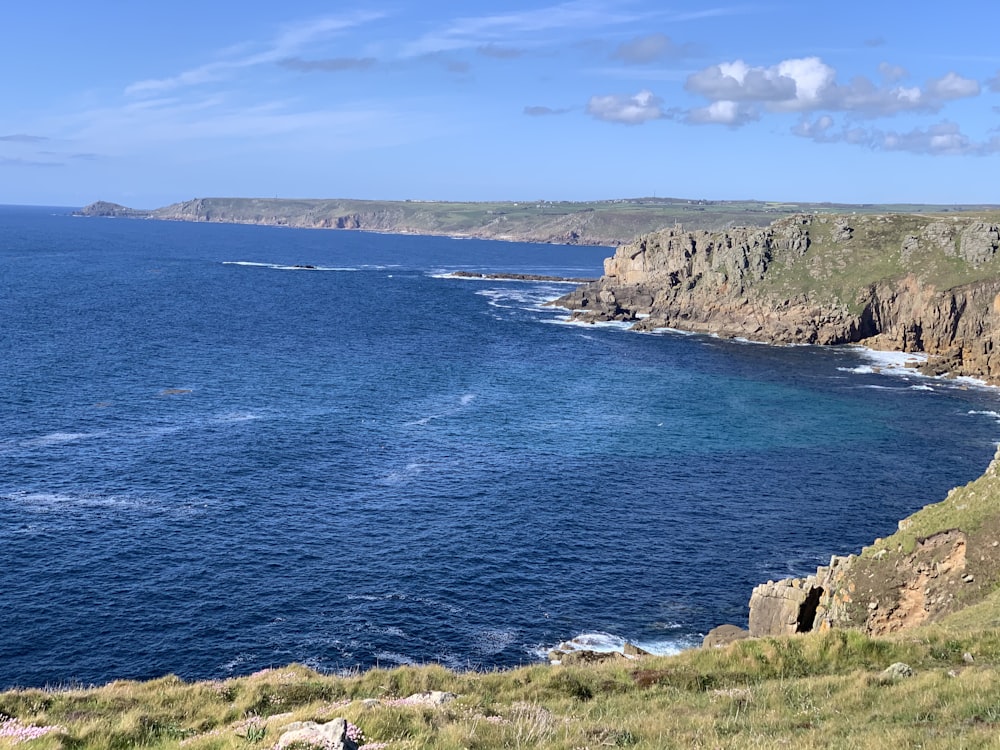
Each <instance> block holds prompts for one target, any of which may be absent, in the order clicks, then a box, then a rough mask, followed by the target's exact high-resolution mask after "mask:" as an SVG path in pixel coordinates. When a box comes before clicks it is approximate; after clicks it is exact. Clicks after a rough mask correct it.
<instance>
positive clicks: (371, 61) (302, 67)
mask: <svg viewBox="0 0 1000 750" xmlns="http://www.w3.org/2000/svg"><path fill="white" fill-rule="evenodd" d="M377 63H378V61H377V60H376V59H375V58H374V57H331V58H327V59H325V60H303V59H302V58H301V57H286V58H285V59H284V60H278V65H279V66H280V67H282V68H287V69H288V70H297V71H300V72H302V73H340V72H344V71H349V70H371V69H372V68H374V67H375V65H376V64H377Z"/></svg>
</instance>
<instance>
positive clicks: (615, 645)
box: [532, 633, 698, 659]
mask: <svg viewBox="0 0 1000 750" xmlns="http://www.w3.org/2000/svg"><path fill="white" fill-rule="evenodd" d="M626 643H631V644H632V645H633V646H638V647H639V648H641V649H642V650H643V651H648V652H649V653H651V654H654V655H656V656H671V655H673V654H679V653H680V652H681V651H683V650H685V649H687V648H691V647H692V646H695V645H698V641H697V639H695V638H694V637H683V636H681V637H674V638H664V639H655V640H646V639H640V640H626V639H625V638H622V637H621V636H618V635H614V634H612V633H583V634H581V635H578V636H575V637H573V638H571V639H570V640H568V641H563V642H562V643H560V644H559V645H558V646H557V647H552V646H539V647H537V648H535V649H532V653H534V654H535V655H536V656H538V657H539V658H542V659H548V658H549V652H551V651H552V650H553V649H554V648H558V649H560V650H562V651H594V652H596V653H599V654H611V653H619V654H621V653H624V651H625V644H626Z"/></svg>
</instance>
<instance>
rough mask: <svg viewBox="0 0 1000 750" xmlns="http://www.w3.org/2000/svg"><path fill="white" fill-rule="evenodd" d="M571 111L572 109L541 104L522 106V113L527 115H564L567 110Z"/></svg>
mask: <svg viewBox="0 0 1000 750" xmlns="http://www.w3.org/2000/svg"><path fill="white" fill-rule="evenodd" d="M571 111H572V110H571V109H568V108H558V109H556V108H553V107H543V106H534V107H525V108H524V114H526V115H528V117H548V116H550V115H564V114H566V113H567V112H571Z"/></svg>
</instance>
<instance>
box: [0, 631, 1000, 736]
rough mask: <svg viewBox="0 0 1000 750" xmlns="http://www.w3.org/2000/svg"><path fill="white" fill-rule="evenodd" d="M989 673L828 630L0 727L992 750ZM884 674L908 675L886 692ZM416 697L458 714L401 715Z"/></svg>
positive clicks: (275, 689) (961, 637) (153, 703)
mask: <svg viewBox="0 0 1000 750" xmlns="http://www.w3.org/2000/svg"><path fill="white" fill-rule="evenodd" d="M966 654H968V655H969V656H965V655H966ZM998 659H1000V635H998V633H997V632H996V631H980V632H966V633H962V634H958V635H956V634H954V633H948V632H947V631H944V630H940V629H938V630H933V631H929V630H928V631H921V632H919V633H913V634H911V635H909V636H908V637H906V638H905V639H894V640H883V641H876V640H871V639H869V638H867V637H865V636H863V635H861V634H859V633H855V632H848V631H835V632H828V633H824V634H809V635H803V636H797V637H791V638H785V639H760V640H754V641H743V642H740V643H736V644H733V645H731V646H729V647H727V648H725V649H715V650H711V651H708V650H699V651H691V652H686V653H684V654H681V655H679V656H676V657H646V658H644V659H640V660H625V659H618V660H614V661H609V662H605V663H599V664H592V665H587V666H545V665H538V666H532V667H525V668H522V669H517V670H513V671H508V672H496V673H488V674H474V673H453V672H449V671H447V670H445V669H443V668H441V667H436V666H428V667H405V668H400V669H396V670H393V671H385V670H372V671H369V672H366V673H363V674H360V675H356V676H350V677H334V676H323V675H319V674H316V673H315V672H312V671H310V670H309V669H306V668H305V667H301V666H294V665H293V666H291V667H287V668H283V669H278V670H269V671H264V672H260V673H257V674H255V675H251V676H248V677H241V678H235V679H231V680H225V681H215V682H202V683H190V684H189V683H184V682H182V681H181V680H178V679H176V678H174V677H165V678H163V679H160V680H155V681H152V682H145V683H136V682H115V683H112V684H110V685H107V686H103V687H97V688H88V689H67V690H52V691H43V690H21V691H10V692H7V693H3V694H0V713H3V714H6V715H7V716H13V717H17V726H18V727H27V726H29V725H34V726H36V727H42V728H45V727H48V728H50V730H49V733H48V734H45V735H44V736H42V737H40V738H39V739H36V740H33V741H31V745H30V746H32V747H37V748H58V747H72V748H126V747H162V748H168V747H170V748H172V747H190V748H206V749H207V748H254V747H259V748H267V747H271V746H273V745H274V744H275V742H276V741H277V739H278V737H279V736H280V734H281V732H282V727H284V726H287V725H288V724H289V723H291V722H292V721H295V720H315V721H319V722H324V721H328V720H330V719H332V718H334V717H337V716H342V717H344V718H346V719H347V720H348V721H349V722H351V723H353V724H355V725H356V726H357V727H359V728H360V729H361V730H362V731H363V733H364V736H365V738H366V741H367V742H368V743H370V744H371V746H372V747H373V748H375V747H385V748H391V749H393V750H396V749H398V750H404V749H415V748H437V749H440V750H451V749H454V750H458V749H459V748H482V749H486V748H559V749H561V750H572V749H573V748H600V747H633V748H647V749H649V750H653V749H656V750H660V749H662V748H669V747H684V748H747V747H796V748H839V747H852V748H878V749H879V750H881V749H882V748H886V747H925V748H955V747H995V746H996V742H997V739H996V738H997V730H998V727H1000V670H998V666H997V664H998ZM896 662H905V663H906V664H907V665H909V666H910V667H911V668H912V669H913V671H914V673H915V674H914V675H913V676H911V677H908V678H902V679H891V678H889V677H886V676H884V675H883V674H882V672H883V670H885V669H886V668H887V667H888V666H889V665H890V664H893V663H896ZM429 690H443V691H449V692H452V693H455V694H456V695H457V696H458V697H457V698H456V699H455V700H453V701H452V702H450V703H446V704H444V705H441V706H437V707H430V706H425V705H412V704H408V702H407V701H405V700H400V699H402V698H405V697H406V696H409V695H411V694H414V693H418V692H421V691H429ZM5 726H7V727H13V723H12V722H9V723H8V724H7V725H5ZM12 731H13V730H11V732H10V733H12ZM8 734H9V733H8ZM2 735H3V731H2V730H0V746H5V745H11V744H12V739H11V738H10V737H9V736H8V737H7V738H3V736H2ZM381 743H386V744H384V745H383V744H381Z"/></svg>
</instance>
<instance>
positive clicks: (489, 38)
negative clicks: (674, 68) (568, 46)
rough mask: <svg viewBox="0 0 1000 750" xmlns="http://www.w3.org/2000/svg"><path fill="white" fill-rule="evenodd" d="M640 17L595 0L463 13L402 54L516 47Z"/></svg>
mask: <svg viewBox="0 0 1000 750" xmlns="http://www.w3.org/2000/svg"><path fill="white" fill-rule="evenodd" d="M641 17H642V16H641V15H640V14H637V13H634V12H626V11H622V10H618V9H616V8H615V6H614V5H613V4H610V3H607V2H599V1H598V0H571V1H570V2H564V3H559V4H557V5H549V6H546V7H542V8H533V9H531V10H525V11H520V12H513V13H498V14H490V15H483V16H466V17H462V18H457V19H455V20H454V21H452V22H451V23H450V24H448V25H446V26H445V27H444V28H442V29H439V30H437V31H433V32H431V33H428V34H425V35H424V36H422V37H420V38H419V39H417V40H416V41H414V42H411V43H410V44H408V45H406V46H405V47H404V48H403V55H404V56H406V57H415V56H419V55H423V54H427V53H429V52H450V51H455V50H461V49H477V48H480V47H483V46H486V45H489V44H500V45H510V44H513V45H514V46H517V43H518V41H519V40H522V39H523V38H524V37H525V36H531V35H537V34H541V33H546V32H558V33H560V34H565V33H566V32H567V31H579V30H581V29H601V30H604V29H606V28H608V27H609V26H616V25H620V24H625V23H630V22H634V21H636V20H639V19H640V18H641Z"/></svg>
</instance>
